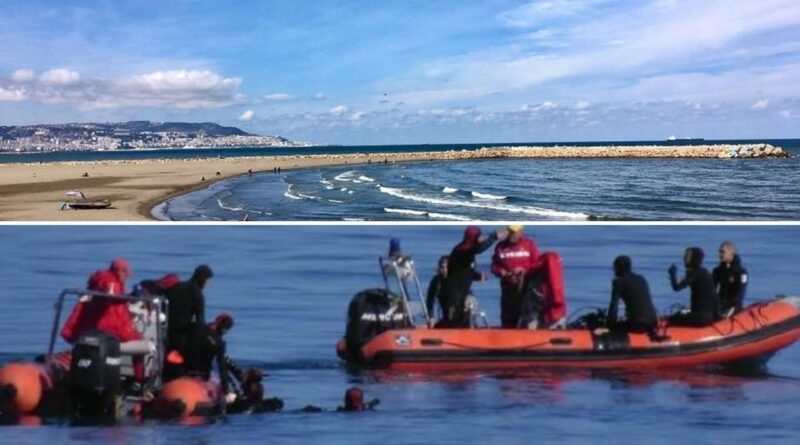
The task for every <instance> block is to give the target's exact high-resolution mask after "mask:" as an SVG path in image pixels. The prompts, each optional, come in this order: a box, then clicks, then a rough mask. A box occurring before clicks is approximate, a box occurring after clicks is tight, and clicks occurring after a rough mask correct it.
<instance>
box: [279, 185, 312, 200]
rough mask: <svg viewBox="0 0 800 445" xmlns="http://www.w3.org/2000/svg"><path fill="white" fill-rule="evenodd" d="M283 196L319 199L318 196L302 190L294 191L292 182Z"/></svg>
mask: <svg viewBox="0 0 800 445" xmlns="http://www.w3.org/2000/svg"><path fill="white" fill-rule="evenodd" d="M283 196H285V197H287V198H289V199H319V198H317V197H316V196H311V195H306V194H304V193H300V192H297V193H295V192H293V191H292V185H291V184H289V188H288V189H287V190H286V193H284V194H283Z"/></svg>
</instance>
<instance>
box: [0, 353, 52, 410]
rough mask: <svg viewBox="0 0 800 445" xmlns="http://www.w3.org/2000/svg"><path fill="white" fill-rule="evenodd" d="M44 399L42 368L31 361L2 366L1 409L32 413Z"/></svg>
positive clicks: (0, 383) (0, 372)
mask: <svg viewBox="0 0 800 445" xmlns="http://www.w3.org/2000/svg"><path fill="white" fill-rule="evenodd" d="M41 400H42V370H41V368H39V367H38V366H37V365H34V364H30V363H9V364H7V365H5V366H3V367H2V368H0V411H9V412H14V413H17V414H30V413H32V412H34V411H35V410H36V408H37V407H38V406H39V402H40V401H41Z"/></svg>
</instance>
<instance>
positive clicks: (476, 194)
mask: <svg viewBox="0 0 800 445" xmlns="http://www.w3.org/2000/svg"><path fill="white" fill-rule="evenodd" d="M471 195H472V196H474V197H476V198H480V199H491V200H495V201H502V200H504V199H506V198H507V196H500V195H490V194H489V193H481V192H472V193H471Z"/></svg>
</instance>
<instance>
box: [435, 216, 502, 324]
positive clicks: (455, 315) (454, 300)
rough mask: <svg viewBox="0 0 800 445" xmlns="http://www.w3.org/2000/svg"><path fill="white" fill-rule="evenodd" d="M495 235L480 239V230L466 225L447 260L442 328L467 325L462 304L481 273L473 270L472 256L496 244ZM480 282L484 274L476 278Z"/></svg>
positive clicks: (496, 234)
mask: <svg viewBox="0 0 800 445" xmlns="http://www.w3.org/2000/svg"><path fill="white" fill-rule="evenodd" d="M497 238H498V233H497V232H491V233H490V234H489V235H487V236H485V237H482V236H481V229H480V228H479V227H476V226H469V227H467V228H466V230H465V231H464V239H463V240H462V241H461V242H460V243H459V244H458V245H456V247H454V248H453V250H452V252H450V256H449V257H448V260H447V278H446V279H445V280H444V286H443V287H442V295H443V296H444V299H443V301H444V307H443V308H442V309H443V311H442V323H441V324H442V325H443V326H446V327H464V326H468V325H469V320H468V319H467V317H466V315H465V311H464V302H465V301H466V298H467V296H468V295H470V291H471V288H472V282H473V281H476V280H475V278H476V277H477V276H478V274H480V272H478V271H477V270H476V269H475V256H476V255H478V254H479V253H481V252H483V251H485V250H486V249H488V248H490V247H492V244H494V242H495V241H497ZM479 276H480V277H481V279H484V278H483V274H480V275H479Z"/></svg>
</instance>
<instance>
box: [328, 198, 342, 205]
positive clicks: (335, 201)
mask: <svg viewBox="0 0 800 445" xmlns="http://www.w3.org/2000/svg"><path fill="white" fill-rule="evenodd" d="M328 202H332V203H334V204H342V203H343V202H344V201H339V200H338V199H329V200H328Z"/></svg>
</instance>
